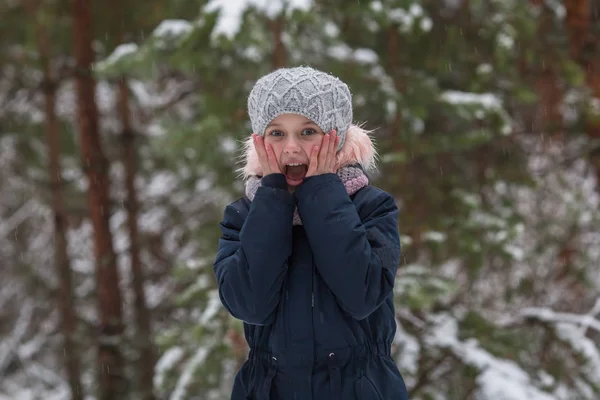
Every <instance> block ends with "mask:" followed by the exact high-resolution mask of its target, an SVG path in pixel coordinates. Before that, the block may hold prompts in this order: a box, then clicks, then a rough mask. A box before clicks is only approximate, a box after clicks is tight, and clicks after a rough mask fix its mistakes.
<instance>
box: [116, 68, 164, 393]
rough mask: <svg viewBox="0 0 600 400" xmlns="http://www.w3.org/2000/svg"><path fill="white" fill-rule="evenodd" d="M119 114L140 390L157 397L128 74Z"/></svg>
mask: <svg viewBox="0 0 600 400" xmlns="http://www.w3.org/2000/svg"><path fill="white" fill-rule="evenodd" d="M118 107H119V117H120V119H121V129H122V133H121V137H122V140H123V149H124V153H125V154H124V160H123V163H124V165H125V186H126V188H127V201H126V205H127V226H128V228H129V240H130V245H129V256H130V257H131V276H132V285H133V293H134V297H135V299H134V315H135V321H136V332H137V333H136V342H137V343H138V350H139V364H138V368H137V370H138V373H139V376H138V393H139V394H140V396H141V397H140V398H141V399H143V400H153V399H155V396H154V391H153V387H154V364H155V362H156V357H155V354H154V347H153V345H152V329H151V323H150V312H149V310H148V307H147V305H146V295H145V293H144V281H145V279H144V273H143V269H142V261H141V259H140V245H139V234H138V222H137V214H138V209H139V206H138V200H137V192H136V189H135V177H136V174H137V172H136V171H137V168H136V166H137V162H136V159H137V154H136V151H135V132H134V131H133V130H132V128H131V123H130V111H129V90H128V87H127V81H126V80H125V77H122V78H121V79H120V80H119V101H118Z"/></svg>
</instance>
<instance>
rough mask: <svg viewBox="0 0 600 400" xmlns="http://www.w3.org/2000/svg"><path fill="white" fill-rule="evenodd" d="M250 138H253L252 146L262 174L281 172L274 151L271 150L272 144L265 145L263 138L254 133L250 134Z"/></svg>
mask: <svg viewBox="0 0 600 400" xmlns="http://www.w3.org/2000/svg"><path fill="white" fill-rule="evenodd" d="M252 138H253V139H254V148H255V149H256V153H257V154H258V161H259V162H260V167H261V168H262V175H263V176H267V175H270V174H282V173H283V172H281V168H279V163H278V162H277V157H275V153H274V152H273V146H271V145H266V144H265V139H264V138H263V137H262V136H259V135H257V134H256V133H253V134H252Z"/></svg>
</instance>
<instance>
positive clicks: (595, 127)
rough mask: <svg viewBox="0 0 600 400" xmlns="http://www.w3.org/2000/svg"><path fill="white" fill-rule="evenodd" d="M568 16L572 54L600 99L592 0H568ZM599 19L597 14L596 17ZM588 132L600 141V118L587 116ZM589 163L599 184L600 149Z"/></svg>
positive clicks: (599, 48)
mask: <svg viewBox="0 0 600 400" xmlns="http://www.w3.org/2000/svg"><path fill="white" fill-rule="evenodd" d="M564 4H565V8H566V9H567V15H566V18H565V25H566V30H567V35H568V37H569V54H570V56H571V58H573V60H575V61H576V62H577V63H579V65H580V66H581V68H582V69H583V71H584V73H585V75H586V83H587V85H588V87H589V88H590V90H591V92H592V95H593V96H594V97H595V98H597V99H600V37H599V36H598V35H597V34H593V33H592V29H593V27H592V25H594V24H595V23H597V21H594V24H592V14H593V13H592V4H591V3H590V1H589V0H565V2H564ZM596 18H597V17H596ZM586 133H587V135H588V137H589V138H590V139H592V140H596V141H600V120H599V119H598V118H597V117H596V119H593V118H588V120H587V121H586ZM590 163H591V164H592V166H593V168H594V170H595V172H596V181H597V182H598V184H600V150H599V149H596V150H594V151H592V152H591V153H590Z"/></svg>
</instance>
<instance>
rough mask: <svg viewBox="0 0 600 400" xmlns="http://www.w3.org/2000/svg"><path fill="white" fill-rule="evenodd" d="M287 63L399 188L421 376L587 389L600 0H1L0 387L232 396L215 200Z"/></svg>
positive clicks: (402, 345)
mask: <svg viewBox="0 0 600 400" xmlns="http://www.w3.org/2000/svg"><path fill="white" fill-rule="evenodd" d="M297 65H310V66H313V67H315V68H319V69H322V70H324V71H328V72H331V73H333V74H335V75H337V76H339V77H340V78H341V79H343V80H344V81H345V82H347V83H348V85H349V86H350V88H351V90H352V93H353V106H354V110H355V112H354V118H355V120H356V122H357V123H359V124H363V125H364V127H365V128H367V129H372V130H373V134H372V135H373V138H374V140H375V142H376V145H377V149H378V152H379V157H378V171H377V173H376V174H375V175H374V176H373V177H372V183H373V184H375V185H377V186H379V187H381V188H383V189H384V190H386V191H388V192H389V193H391V194H392V195H393V196H394V198H395V199H396V200H397V203H398V206H399V208H400V217H399V221H398V224H399V225H398V226H399V229H400V232H401V243H402V253H403V254H402V263H401V265H400V266H399V269H398V275H397V279H396V286H395V293H394V295H395V304H396V314H397V315H396V320H397V335H396V339H395V342H394V344H393V349H392V350H393V358H394V360H395V361H396V362H397V365H398V367H399V368H400V371H401V372H402V374H403V376H404V378H405V380H406V384H407V388H408V391H409V396H410V398H411V400H553V399H555V400H597V399H599V398H600V272H599V271H600V268H599V267H600V1H599V0H167V1H158V0H145V1H141V0H106V1H105V2H96V1H89V0H0V399H1V400H9V399H10V400H42V399H43V400H67V399H72V400H84V399H85V400H92V399H98V400H123V399H127V400H136V399H138V400H159V399H160V400H188V399H189V400H192V399H198V400H200V399H201V400H226V399H229V395H230V393H231V387H232V382H233V379H234V376H235V373H236V372H237V370H238V369H239V368H240V366H241V365H242V363H243V362H244V361H245V360H246V357H247V351H248V349H247V344H246V342H245V339H244V333H243V326H242V322H241V321H239V320H236V319H234V318H233V317H231V316H230V315H229V314H228V313H227V311H226V310H225V308H224V307H223V305H222V304H221V302H220V300H219V296H218V293H217V290H216V279H215V275H214V271H213V268H212V264H213V261H214V257H215V253H216V249H217V241H218V239H219V235H220V231H219V222H220V220H221V218H222V217H223V209H224V207H225V206H226V205H227V204H228V203H229V202H231V201H234V200H235V199H238V198H240V197H242V196H243V195H244V192H243V182H242V181H241V179H240V176H239V173H238V168H239V167H240V150H241V146H242V141H243V140H244V139H245V138H247V137H248V135H250V133H251V131H250V129H251V128H250V123H249V119H248V115H247V112H246V101H247V96H248V93H249V90H250V89H251V88H252V85H253V84H254V82H255V81H256V79H257V78H259V77H260V76H262V75H264V74H266V73H268V72H270V71H272V70H274V69H277V68H279V67H284V66H297ZM386 400H388V399H386ZM389 400H393V399H389Z"/></svg>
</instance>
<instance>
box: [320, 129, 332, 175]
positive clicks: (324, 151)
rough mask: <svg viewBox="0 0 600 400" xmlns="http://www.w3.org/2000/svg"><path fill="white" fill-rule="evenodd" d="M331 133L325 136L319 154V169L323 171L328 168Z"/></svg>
mask: <svg viewBox="0 0 600 400" xmlns="http://www.w3.org/2000/svg"><path fill="white" fill-rule="evenodd" d="M329 142H330V140H329V133H327V134H325V135H324V136H323V139H322V140H321V151H320V152H319V168H320V169H322V168H323V167H325V166H326V163H327V155H328V153H329Z"/></svg>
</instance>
